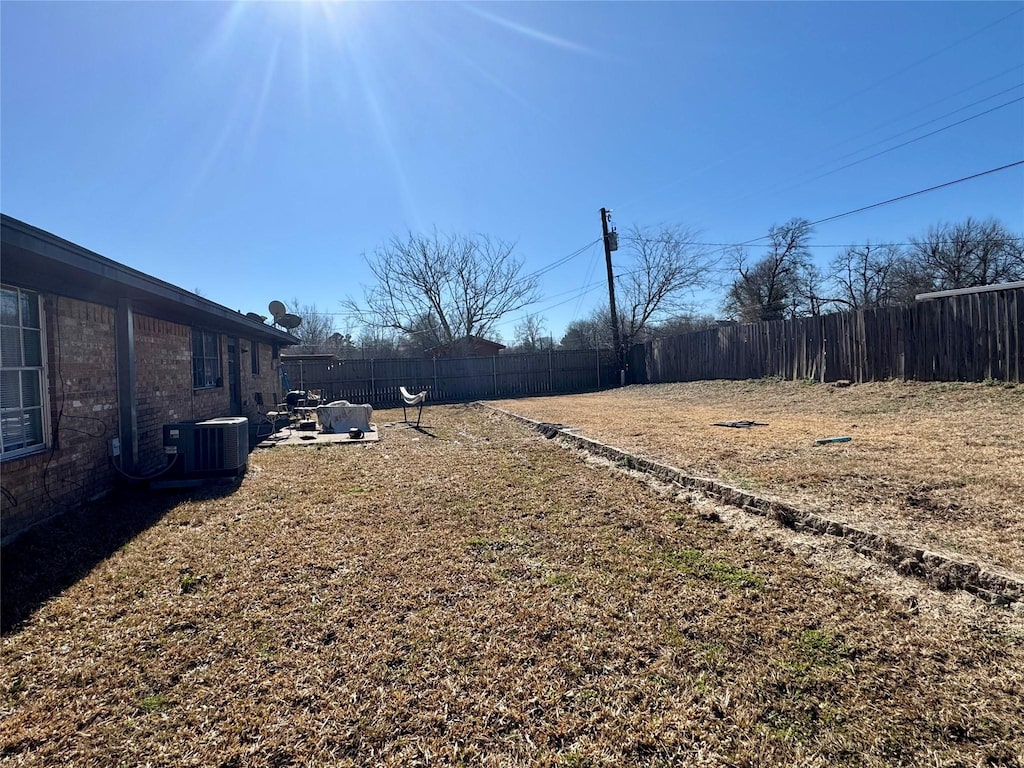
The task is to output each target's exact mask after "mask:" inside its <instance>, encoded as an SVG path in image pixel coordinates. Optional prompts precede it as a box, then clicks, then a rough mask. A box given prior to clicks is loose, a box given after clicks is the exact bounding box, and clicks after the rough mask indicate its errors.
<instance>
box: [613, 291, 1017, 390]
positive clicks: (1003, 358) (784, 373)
mask: <svg viewBox="0 0 1024 768" xmlns="http://www.w3.org/2000/svg"><path fill="white" fill-rule="evenodd" d="M1022 373H1024V289H1013V290H1003V291H993V292H990V293H974V294H963V295H958V296H948V297H943V298H937V299H931V300H928V301H920V302H917V303H915V304H913V305H911V306H907V307H885V308H882V309H866V310H859V311H855V312H842V313H837V314H833V315H822V316H819V317H803V318H797V319H793V320H774V321H770V322H764V323H751V324H746V325H731V326H724V327H719V328H711V329H709V330H706V331H697V332H695V333H689V334H686V335H683V336H675V337H671V338H664V339H655V340H653V341H650V342H648V343H646V344H638V345H636V346H634V347H633V349H632V350H631V352H630V359H629V375H630V381H631V382H634V383H639V384H648V383H656V382H669V381H699V380H703V379H758V378H763V377H766V376H780V377H782V378H785V379H816V380H818V381H837V380H840V379H848V380H850V381H858V382H860V381H879V380H885V379H892V378H900V379H916V380H919V381H982V380H984V379H997V380H1001V381H1010V382H1017V383H1020V382H1021V381H1022Z"/></svg>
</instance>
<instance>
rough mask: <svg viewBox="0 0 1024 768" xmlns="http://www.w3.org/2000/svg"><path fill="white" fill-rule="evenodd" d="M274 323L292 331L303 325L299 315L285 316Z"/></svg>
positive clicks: (275, 319)
mask: <svg viewBox="0 0 1024 768" xmlns="http://www.w3.org/2000/svg"><path fill="white" fill-rule="evenodd" d="M274 322H275V323H277V324H278V325H280V326H281V327H282V328H287V329H288V330H289V331H291V330H294V329H296V328H298V327H299V326H300V325H302V318H301V317H299V316H298V315H289V314H283V315H281V316H280V317H275V318H274Z"/></svg>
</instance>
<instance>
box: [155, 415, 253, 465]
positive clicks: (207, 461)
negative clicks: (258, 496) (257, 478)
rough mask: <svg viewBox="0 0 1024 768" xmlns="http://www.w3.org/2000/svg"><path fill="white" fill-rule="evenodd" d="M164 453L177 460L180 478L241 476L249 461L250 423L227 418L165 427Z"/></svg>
mask: <svg viewBox="0 0 1024 768" xmlns="http://www.w3.org/2000/svg"><path fill="white" fill-rule="evenodd" d="M164 453H166V454H167V456H168V458H171V457H174V456H177V457H178V459H177V465H176V467H175V469H174V472H175V474H178V475H184V476H185V477H203V476H231V475H238V474H240V473H242V472H243V471H245V465H246V462H247V461H248V459H249V420H248V419H247V418H245V417H244V416H225V417H222V418H218V419H208V420H206V421H183V422H179V423H178V424H164Z"/></svg>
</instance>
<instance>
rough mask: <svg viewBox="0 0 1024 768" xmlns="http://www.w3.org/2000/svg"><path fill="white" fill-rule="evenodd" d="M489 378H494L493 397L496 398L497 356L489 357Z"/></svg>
mask: <svg viewBox="0 0 1024 768" xmlns="http://www.w3.org/2000/svg"><path fill="white" fill-rule="evenodd" d="M491 376H493V377H494V396H495V397H497V396H498V356H497V355H492V356H491Z"/></svg>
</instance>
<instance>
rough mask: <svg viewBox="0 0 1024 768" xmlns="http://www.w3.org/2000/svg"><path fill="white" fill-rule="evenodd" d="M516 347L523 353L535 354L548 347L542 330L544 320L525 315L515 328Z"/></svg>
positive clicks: (535, 316) (536, 316)
mask: <svg viewBox="0 0 1024 768" xmlns="http://www.w3.org/2000/svg"><path fill="white" fill-rule="evenodd" d="M515 343H516V347H517V348H519V349H520V350H522V351H523V352H536V351H538V350H541V349H546V348H547V347H548V346H549V340H548V335H547V332H546V329H545V328H544V318H543V317H541V316H538V315H535V314H534V315H527V316H526V317H524V318H523V320H522V322H520V323H519V324H518V325H516V328H515Z"/></svg>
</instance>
